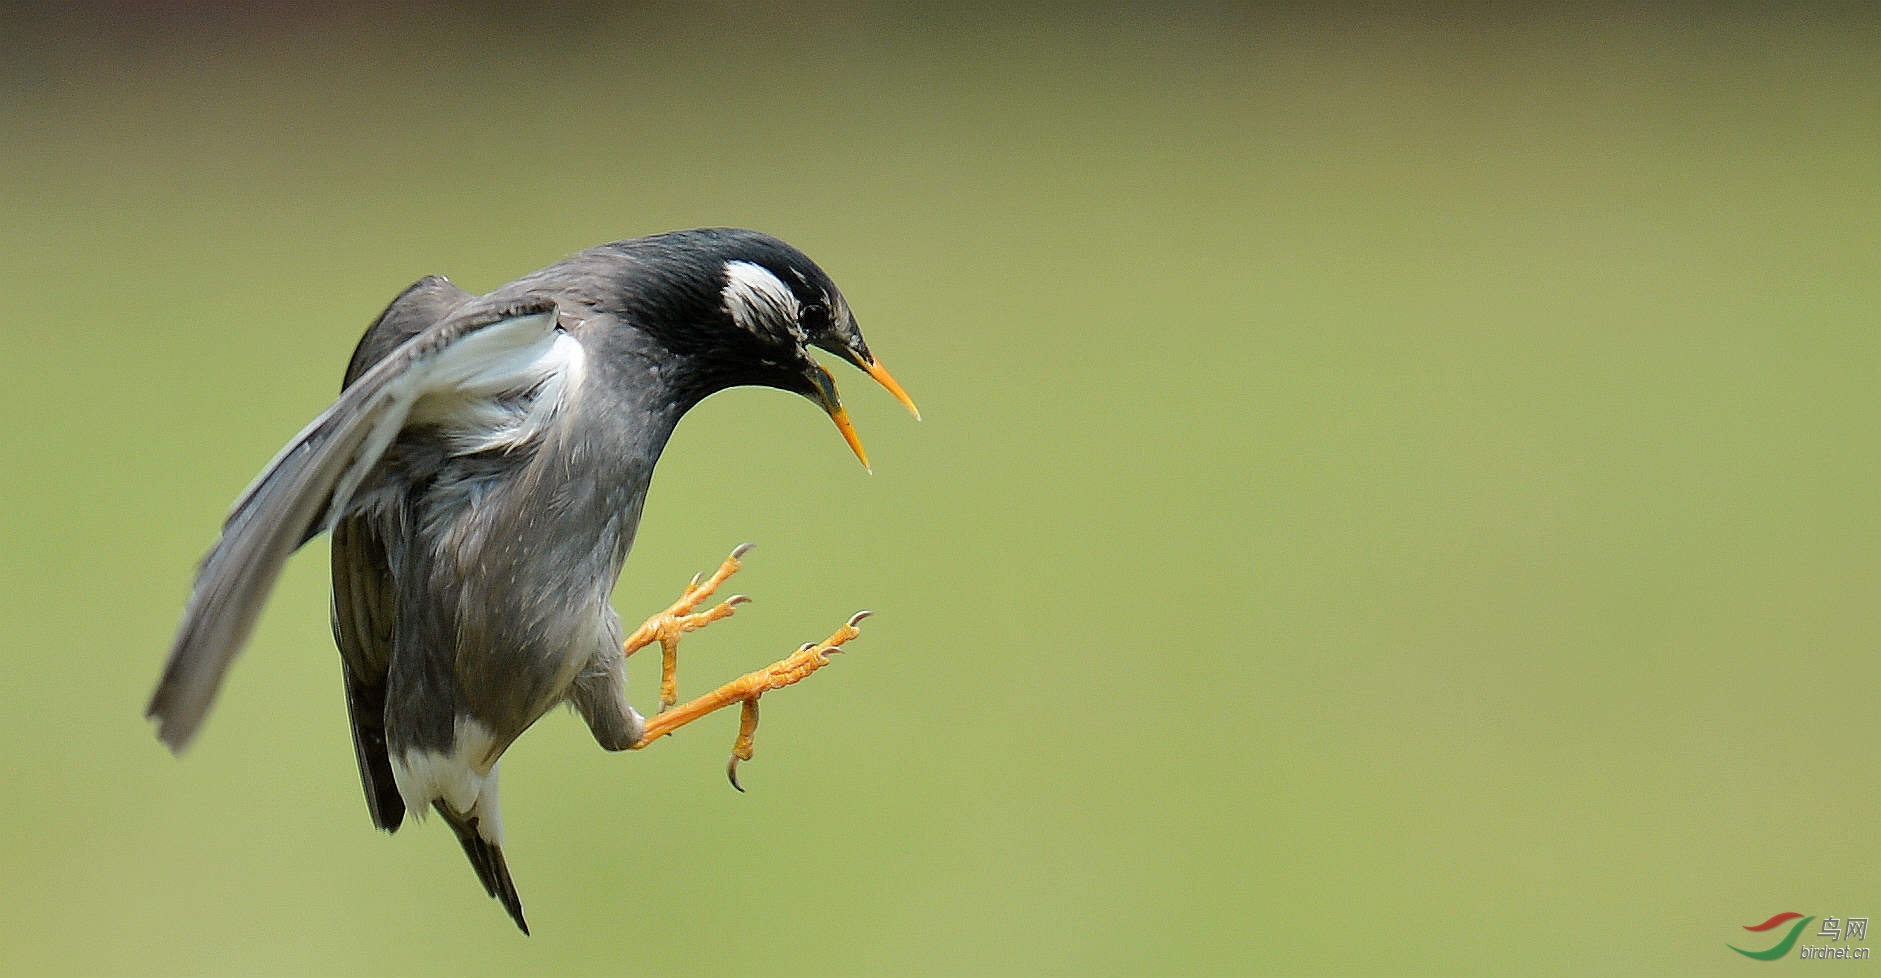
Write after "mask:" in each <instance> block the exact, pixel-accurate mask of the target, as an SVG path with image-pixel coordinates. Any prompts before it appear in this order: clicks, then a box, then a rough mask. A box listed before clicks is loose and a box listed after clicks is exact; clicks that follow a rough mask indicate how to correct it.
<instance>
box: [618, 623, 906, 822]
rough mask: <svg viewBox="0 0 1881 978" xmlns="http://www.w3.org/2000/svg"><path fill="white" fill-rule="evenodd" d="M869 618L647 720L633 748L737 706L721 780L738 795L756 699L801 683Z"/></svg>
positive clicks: (753, 726)
mask: <svg viewBox="0 0 1881 978" xmlns="http://www.w3.org/2000/svg"><path fill="white" fill-rule="evenodd" d="M869 614H870V613H869V612H867V611H858V612H856V613H855V614H854V615H852V616H850V618H849V621H848V622H847V623H845V624H844V625H843V626H842V627H841V628H838V629H836V631H835V633H834V634H832V635H831V636H830V637H829V638H827V639H825V640H823V641H821V642H815V643H810V644H806V645H804V646H803V647H802V648H799V649H798V650H797V651H795V652H793V653H791V654H790V655H788V656H785V657H784V658H782V659H780V660H778V661H776V662H773V663H771V664H770V665H769V666H767V667H765V668H763V669H759V670H758V671H756V672H749V673H746V674H744V675H742V676H740V677H738V678H737V679H734V680H732V681H731V682H728V683H726V684H725V685H723V686H720V687H719V688H717V689H715V690H713V691H712V692H710V693H707V694H705V695H704V696H701V697H699V698H698V699H695V700H692V701H690V702H687V703H686V704H685V705H683V706H678V707H675V708H673V709H671V710H665V711H663V712H661V713H660V714H659V715H658V716H656V717H654V718H652V719H651V720H648V721H647V725H646V731H645V732H644V733H643V734H641V736H640V739H639V740H637V741H635V742H634V744H633V746H632V749H633V750H640V749H641V748H643V747H646V746H647V745H648V744H651V743H653V742H654V741H656V740H658V739H660V738H661V737H664V736H666V735H667V734H669V733H672V732H673V731H675V730H677V729H679V728H680V727H683V726H685V725H686V724H688V723H691V722H692V721H694V720H697V719H699V718H700V717H702V716H705V715H706V714H708V713H713V712H716V711H718V710H722V709H724V708H725V707H728V706H730V705H732V704H733V703H737V704H740V705H741V706H742V708H743V709H742V713H741V715H740V717H739V722H738V740H737V741H736V742H735V743H734V744H733V745H732V755H731V761H730V762H728V763H727V764H726V765H725V776H726V777H728V778H730V779H731V783H732V787H734V788H737V789H738V790H739V791H743V790H745V789H744V787H743V786H742V785H740V784H739V783H738V764H739V762H740V761H748V760H750V759H751V752H752V738H753V737H755V736H756V734H757V732H758V697H760V696H763V695H764V694H765V693H768V692H770V691H771V690H774V689H783V688H784V687H785V686H789V685H792V684H795V683H799V682H802V681H803V680H804V679H805V678H808V677H809V675H810V674H811V673H813V672H815V671H817V670H818V669H821V668H823V667H824V666H826V665H828V664H829V657H830V656H831V655H832V654H834V653H837V652H841V651H842V650H843V644H844V643H846V642H848V641H850V640H852V639H854V638H855V637H856V636H857V635H860V634H861V631H860V630H859V629H857V628H856V626H857V625H859V624H861V623H862V619H864V618H867V617H868V616H869Z"/></svg>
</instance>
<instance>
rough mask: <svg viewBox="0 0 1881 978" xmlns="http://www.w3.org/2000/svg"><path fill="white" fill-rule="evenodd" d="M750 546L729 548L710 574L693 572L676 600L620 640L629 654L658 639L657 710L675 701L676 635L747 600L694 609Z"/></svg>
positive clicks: (736, 565) (724, 615) (741, 597)
mask: <svg viewBox="0 0 1881 978" xmlns="http://www.w3.org/2000/svg"><path fill="white" fill-rule="evenodd" d="M752 546H753V545H752V544H749V543H741V544H739V545H738V547H737V549H735V550H733V551H732V552H731V556H729V557H727V558H725V562H724V563H722V564H720V565H718V570H716V571H713V572H712V576H711V577H706V576H705V575H704V574H694V575H693V577H692V583H690V584H687V585H686V589H685V590H684V591H682V592H680V595H679V600H678V601H675V602H673V604H672V606H671V607H669V608H667V609H666V610H665V611H662V612H660V613H659V614H657V615H654V616H653V617H651V618H648V619H647V620H646V621H645V622H644V623H642V624H641V626H640V627H639V628H636V629H634V633H633V634H632V635H629V636H627V641H626V642H625V643H623V646H622V650H623V651H624V652H625V653H626V654H627V655H633V654H634V653H635V652H638V651H640V650H641V649H643V648H646V647H647V646H649V645H652V644H653V643H654V642H658V643H660V712H661V713H665V712H666V711H667V710H669V709H671V708H672V706H673V704H674V703H677V702H679V681H678V679H677V673H678V671H679V637H680V636H681V635H684V634H686V633H687V632H690V631H693V630H695V629H700V628H704V627H705V626H707V625H710V624H711V623H713V622H715V621H718V620H719V619H720V618H729V617H731V613H732V611H733V609H735V608H737V607H738V606H739V605H741V604H744V603H745V602H747V601H750V600H751V599H750V598H747V597H745V596H744V595H742V594H734V595H732V596H731V597H729V598H726V599H725V600H723V601H721V602H719V603H718V604H716V605H713V606H712V607H711V608H709V609H707V610H705V611H696V612H695V611H694V609H696V608H698V607H699V605H701V604H703V603H705V601H706V600H707V599H708V598H710V597H711V596H712V594H713V592H715V591H717V590H718V586H719V585H721V584H723V583H725V579H726V578H728V577H730V576H732V575H733V574H736V573H738V568H739V567H740V566H742V565H741V564H740V563H739V561H738V559H739V558H740V557H743V556H744V555H745V554H747V553H749V552H750V551H751V548H752Z"/></svg>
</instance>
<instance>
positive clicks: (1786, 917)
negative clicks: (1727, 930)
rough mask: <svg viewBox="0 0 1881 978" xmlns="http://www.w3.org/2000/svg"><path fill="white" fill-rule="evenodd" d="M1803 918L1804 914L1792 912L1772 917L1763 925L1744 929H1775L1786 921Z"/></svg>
mask: <svg viewBox="0 0 1881 978" xmlns="http://www.w3.org/2000/svg"><path fill="white" fill-rule="evenodd" d="M1801 916H1802V914H1799V913H1797V912H1796V911H1794V910H1791V911H1790V912H1788V913H1780V914H1777V915H1776V916H1774V917H1771V918H1770V919H1769V920H1766V921H1764V922H1763V923H1761V924H1745V925H1744V929H1745V930H1769V929H1770V928H1772V927H1775V926H1776V925H1778V924H1781V923H1783V922H1785V921H1790V920H1795V919H1796V918H1798V917H1801Z"/></svg>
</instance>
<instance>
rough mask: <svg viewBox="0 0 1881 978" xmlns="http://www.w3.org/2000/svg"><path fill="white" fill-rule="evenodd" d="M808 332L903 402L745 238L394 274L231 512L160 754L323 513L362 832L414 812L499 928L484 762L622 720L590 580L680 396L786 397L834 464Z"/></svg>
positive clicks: (496, 857) (607, 633)
mask: <svg viewBox="0 0 1881 978" xmlns="http://www.w3.org/2000/svg"><path fill="white" fill-rule="evenodd" d="M810 346H816V347H820V348H822V349H825V350H828V351H830V352H833V353H836V354H837V355H839V356H842V357H843V358H845V359H847V360H850V361H851V362H852V363H855V364H857V365H858V366H861V367H862V368H863V369H865V370H867V371H869V372H870V373H871V375H873V376H876V377H877V379H878V380H881V381H882V382H883V383H884V384H885V385H888V386H889V389H890V390H891V391H894V392H895V393H896V395H897V396H898V397H901V398H902V399H903V400H904V401H906V397H905V395H903V394H901V393H900V390H899V387H898V386H895V385H894V384H893V381H892V380H891V379H887V375H886V372H885V371H882V370H881V368H880V366H879V364H877V363H876V361H875V359H874V357H873V356H872V355H871V354H870V353H869V352H868V348H867V346H866V345H865V344H864V343H863V341H862V337H861V334H860V332H859V331H858V330H857V329H856V327H855V324H854V321H853V319H852V318H851V316H850V314H849V310H848V306H847V303H846V302H844V301H843V299H842V297H841V294H840V293H839V292H837V291H836V288H835V286H834V285H833V284H832V283H831V282H830V281H829V279H828V277H827V276H826V275H824V274H823V272H822V271H821V270H820V269H818V268H817V267H816V265H815V264H813V263H811V262H810V260H809V259H808V258H806V257H804V256H803V255H802V254H801V253H800V252H798V251H796V250H795V249H794V248H791V247H790V246H789V245H786V244H784V243H783V242H781V241H778V240H777V239H775V238H771V237H769V236H766V235H761V234H758V233H756V232H750V231H738V230H729V229H714V230H702V231H689V232H675V233H672V234H668V235H659V236H655V237H652V238H642V239H636V240H634V241H625V242H617V243H615V244H611V245H603V246H600V247H597V248H592V249H589V250H587V251H584V252H581V253H579V254H577V255H574V256H572V257H570V258H569V259H567V260H565V261H563V262H560V263H557V264H555V265H552V266H550V267H548V268H545V269H543V270H541V271H539V272H536V273H534V274H532V275H529V276H525V277H523V278H521V279H518V280H516V281H515V282H512V283H510V284H508V285H506V286H504V287H502V288H500V289H497V290H496V291H494V292H491V293H489V294H488V295H484V296H473V295H471V294H470V293H467V292H465V291H463V290H461V289H458V288H457V287H456V286H454V285H451V284H450V283H449V282H448V281H446V280H444V279H442V278H438V277H430V278H425V279H421V280H419V281H418V282H417V283H415V284H413V285H412V286H411V287H410V288H408V289H406V290H405V291H404V292H403V293H402V294H400V295H399V296H398V298H396V299H395V300H393V302H392V303H391V304H390V305H389V306H388V307H387V308H386V310H385V312H384V313H383V314H381V315H380V316H379V318H378V320H377V321H375V322H374V324H373V325H372V326H371V327H370V328H369V329H368V330H367V332H366V334H365V336H364V337H363V338H362V339H361V340H360V343H359V346H358V348H357V349H356V351H355V352H354V355H353V358H352V361H351V363H350V364H349V366H348V368H347V371H346V377H345V383H344V386H343V389H342V392H341V394H340V396H339V398H338V399H337V400H336V401H335V402H334V403H333V405H332V406H331V407H329V408H328V409H327V410H326V411H324V412H322V413H321V415H320V416H319V417H317V418H316V419H315V420H314V421H313V422H312V423H311V424H310V425H308V426H307V428H305V429H304V430H302V432H301V433H300V434H299V435H297V436H296V437H295V439H294V440H293V441H291V442H290V443H289V444H288V446H287V447H286V448H284V449H283V450H282V452H281V453H280V454H279V455H278V456H276V458H275V459H274V460H273V462H271V463H270V464H269V466H268V467H267V468H266V469H264V470H263V472H262V474H261V475H260V476H259V477H258V478H257V479H256V480H255V482H254V483H253V484H252V485H250V486H249V488H248V489H247V491H246V492H244V493H243V494H242V496H241V497H240V499H238V501H237V502H236V504H235V507H234V509H233V511H232V512H231V513H230V515H229V518H228V520H227V522H226V523H225V524H224V527H223V531H222V535H221V538H220V539H219V540H218V541H217V543H216V545H215V546H214V548H213V549H211V551H210V552H209V554H208V556H207V557H205V558H204V560H203V562H202V564H201V566H200V567H199V569H198V571H197V576H196V582H195V587H194V590H193V592H192V594H191V596H190V599H189V602H188V605H187V607H186V609H185V611H184V615H183V621H182V623H181V625H180V627H179V629H178V632H177V637H176V640H175V643H174V644H173V646H172V648H171V652H170V657H169V661H168V663H167V665H166V667H165V669H164V673H163V676H162V678H161V679H160V681H159V683H158V686H157V689H156V692H155V693H154V695H153V696H152V698H151V701H150V705H149V709H148V715H149V716H150V717H152V718H154V719H156V720H157V721H158V736H159V737H160V738H161V739H162V740H163V742H164V743H166V744H168V745H169V746H170V747H171V748H172V749H174V750H178V751H180V750H182V749H183V748H184V747H185V746H187V745H188V743H189V742H190V740H191V739H192V738H193V737H194V736H195V735H196V733H197V731H198V729H199V727H200V725H201V723H202V721H203V718H204V716H205V715H206V713H207V711H208V708H209V706H210V703H211V701H212V699H213V697H214V695H215V692H216V690H217V688H218V687H219V685H220V683H221V680H222V678H223V676H224V674H225V673H226V671H227V669H228V667H229V664H230V663H231V662H232V660H233V659H234V657H235V655H236V653H237V652H238V651H239V649H240V648H241V646H242V644H243V643H244V642H245V641H246V639H247V638H248V636H249V634H250V632H251V631H252V629H253V627H254V623H255V620H256V618H257V617H258V616H259V613H260V609H261V606H262V603H263V601H264V600H265V598H266V596H267V593H268V591H269V589H270V588H271V587H272V586H273V583H274V581H275V580H276V579H277V577H278V576H279V573H280V570H281V567H282V565H283V564H284V563H285V561H286V560H287V558H288V556H289V555H291V554H292V553H293V552H294V551H295V550H296V549H298V548H299V547H300V545H301V544H303V543H305V542H306V541H307V540H309V539H311V538H312V537H313V536H315V535H317V534H318V533H320V532H321V531H323V530H327V529H331V530H332V533H333V545H332V565H333V604H332V624H333V634H334V639H335V642H336V644H337V645H338V646H339V650H340V653H341V660H342V663H343V666H344V669H343V684H344V688H345V693H346V700H347V707H348V713H349V716H350V718H351V722H352V729H353V743H354V750H355V754H356V757H357V759H358V764H359V771H360V780H361V784H362V786H363V789H364V792H365V796H366V803H367V808H368V810H369V812H370V814H371V816H372V820H373V823H374V824H375V825H377V826H378V827H380V828H382V829H385V830H388V831H391V830H396V829H397V828H398V827H399V826H400V824H401V823H402V822H403V819H404V815H405V813H406V811H407V810H408V809H417V810H419V811H422V810H423V807H424V806H431V807H434V808H435V809H436V810H437V811H438V812H439V813H440V814H441V815H442V816H443V818H444V820H445V821H446V822H447V823H448V824H450V825H451V827H452V829H453V830H454V831H455V832H456V834H457V836H458V839H459V841H460V842H461V843H462V845H463V847H464V850H465V854H466V856H467V857H468V858H469V860H470V862H471V864H472V866H473V867H474V868H475V869H476V871H477V875H478V878H479V880H480V881H481V882H482V883H483V885H484V887H485V889H486V890H488V891H489V893H490V894H491V895H492V896H494V897H496V898H497V899H498V900H499V901H501V902H502V903H503V905H504V906H505V908H506V909H507V910H508V911H509V913H510V915H511V916H512V917H513V918H514V919H515V921H516V923H517V925H518V926H520V927H522V928H523V929H524V931H525V932H527V929H528V928H527V924H526V923H525V922H524V918H523V913H522V905H521V901H520V899H519V898H518V897H517V895H516V890H515V886H514V884H513V882H512V881H511V879H510V874H509V870H508V867H507V865H506V863H505V860H504V857H503V852H502V848H501V841H502V840H501V827H500V822H499V820H498V810H497V806H496V782H497V772H496V765H497V760H498V758H500V757H501V755H502V753H503V751H504V750H505V749H506V748H507V747H508V746H509V744H510V743H511V742H513V741H514V740H515V738H516V737H518V736H520V735H521V734H522V733H523V731H524V730H526V729H527V728H528V727H529V726H530V725H531V724H532V723H534V722H535V720H536V719H538V718H539V717H540V716H542V715H543V713H545V712H546V711H547V710H549V709H550V708H552V707H553V706H554V705H555V704H557V703H561V702H567V703H569V704H570V705H572V706H573V707H574V708H575V710H576V711H577V712H578V713H579V714H580V715H581V716H582V717H583V718H584V719H585V720H586V721H587V723H588V725H589V728H590V730H591V731H592V732H593V734H594V736H595V738H596V740H597V741H598V742H599V743H600V744H601V745H602V746H603V747H606V748H608V749H610V750H621V749H625V748H627V747H629V746H631V745H632V744H633V743H634V742H635V741H636V740H637V739H639V737H640V736H641V732H642V729H643V721H642V718H641V717H640V715H639V714H638V713H637V712H635V711H634V709H633V707H632V706H631V705H629V703H628V702H627V699H626V692H625V668H624V657H623V655H622V651H621V641H622V637H623V635H622V631H623V630H622V627H621V623H620V620H619V618H618V617H617V616H616V615H615V613H614V612H613V610H612V609H611V608H610V607H609V603H608V597H609V594H610V592H611V591H612V589H613V585H614V582H615V580H616V579H617V578H618V576H619V572H620V567H621V563H622V561H623V560H625V558H626V556H627V553H628V551H629V549H630V548H631V547H632V544H633V537H634V532H635V529H636V528H637V526H638V524H639V520H640V513H641V507H642V505H643V504H644V502H645V498H646V491H647V488H648V485H649V482H650V480H651V478H652V472H653V466H654V463H655V462H656V461H657V460H658V458H659V455H660V453H661V451H662V449H663V448H664V447H665V444H666V441H667V439H668V437H669V436H670V435H671V434H672V432H673V429H674V427H675V426H676V425H677V423H678V422H679V419H680V417H681V416H682V415H683V414H684V413H685V412H686V411H687V410H688V409H689V408H691V407H692V406H693V405H694V404H696V403H698V402H699V401H700V400H702V399H703V398H704V397H706V396H708V395H710V394H711V393H713V392H715V391H717V390H721V389H724V388H726V387H731V386H738V385H747V384H759V385H765V386H772V387H778V388H782V389H785V390H792V391H796V392H797V393H800V394H803V395H804V396H806V397H809V398H811V399H812V400H814V401H816V402H817V403H818V404H820V405H821V406H823V407H824V408H825V409H826V410H827V411H829V412H830V414H831V416H832V417H833V418H835V419H836V420H837V423H838V425H839V427H841V428H842V429H843V431H844V434H845V435H846V436H848V437H850V438H851V444H852V446H854V447H856V449H857V452H858V454H860V446H859V444H857V443H855V442H854V440H853V433H852V432H851V430H850V429H849V428H848V425H847V420H846V415H844V413H843V412H842V410H841V407H840V403H839V402H838V401H837V400H836V396H835V388H834V384H833V382H831V380H830V378H829V376H828V374H827V372H826V371H824V370H823V369H822V368H821V367H819V366H817V365H816V363H815V361H814V359H812V358H811V357H810V356H809V353H808V347H810ZM909 406H910V407H911V408H912V404H910V405H909Z"/></svg>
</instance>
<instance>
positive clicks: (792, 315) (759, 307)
mask: <svg viewBox="0 0 1881 978" xmlns="http://www.w3.org/2000/svg"><path fill="white" fill-rule="evenodd" d="M720 295H721V296H722V297H723V298H724V301H725V311H726V312H728V313H730V314H731V318H732V322H734V323H737V324H738V326H739V328H740V329H743V330H745V331H746V332H748V333H756V334H757V335H759V336H774V335H776V334H777V332H778V331H779V328H780V327H781V328H782V329H784V330H787V331H789V332H790V333H791V335H793V336H795V337H796V338H797V340H798V341H799V342H802V341H803V339H804V331H803V306H802V305H801V304H800V303H798V302H797V296H796V293H794V292H791V291H790V286H788V285H785V284H784V283H783V281H782V280H781V279H779V278H778V277H777V276H776V275H773V274H771V270H770V269H768V268H765V267H764V266H763V265H759V264H756V263H753V262H748V261H729V262H726V263H725V288H724V289H723V290H722V291H721V292H720Z"/></svg>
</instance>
